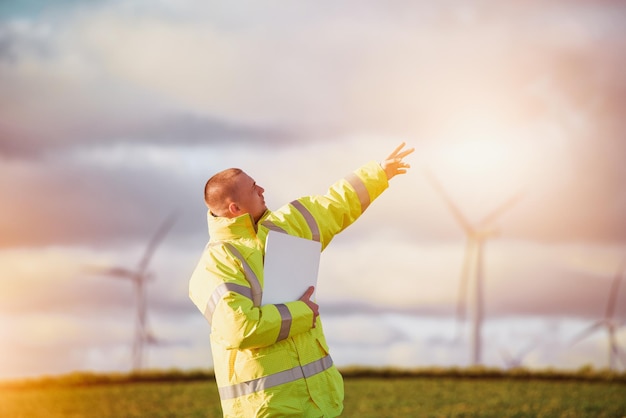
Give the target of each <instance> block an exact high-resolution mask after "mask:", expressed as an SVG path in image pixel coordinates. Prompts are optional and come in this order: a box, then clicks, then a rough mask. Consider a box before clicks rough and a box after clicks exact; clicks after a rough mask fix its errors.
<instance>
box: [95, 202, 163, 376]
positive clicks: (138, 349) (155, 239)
mask: <svg viewBox="0 0 626 418" xmlns="http://www.w3.org/2000/svg"><path fill="white" fill-rule="evenodd" d="M174 221H175V216H174V214H172V215H170V216H168V217H167V218H165V220H164V221H163V222H162V223H161V225H160V226H159V228H158V229H157V230H156V232H155V234H154V235H153V236H152V238H151V239H150V241H149V242H148V246H147V247H146V250H145V252H144V254H143V257H142V258H141V260H140V261H139V264H138V265H137V268H136V269H135V270H131V269H127V268H125V267H110V268H107V269H105V270H99V271H98V273H100V274H104V275H107V276H110V277H115V278H119V279H128V280H130V281H131V282H132V283H133V287H134V290H135V299H136V304H137V306H136V308H137V312H136V318H135V332H134V338H133V346H132V368H133V370H134V371H136V370H140V369H141V368H142V367H143V353H144V347H145V344H157V339H156V338H155V337H154V335H153V334H152V332H151V331H150V330H149V329H148V319H147V303H146V284H147V282H148V281H151V280H152V279H153V278H154V275H153V273H152V272H150V271H149V270H148V265H149V263H150V260H151V258H152V256H153V255H154V252H155V250H156V248H157V246H158V245H159V244H160V242H161V241H162V240H163V238H164V237H165V235H166V234H167V232H168V231H169V230H170V229H171V227H172V225H173V224H174Z"/></svg>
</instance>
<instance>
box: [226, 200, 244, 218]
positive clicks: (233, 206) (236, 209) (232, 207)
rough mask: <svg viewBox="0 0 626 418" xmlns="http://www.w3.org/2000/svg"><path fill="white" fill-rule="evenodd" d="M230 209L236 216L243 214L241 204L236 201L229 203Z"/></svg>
mask: <svg viewBox="0 0 626 418" xmlns="http://www.w3.org/2000/svg"><path fill="white" fill-rule="evenodd" d="M228 211H229V212H230V213H232V214H233V215H234V216H239V215H240V214H241V209H239V206H237V204H236V203H235V202H230V203H229V204H228Z"/></svg>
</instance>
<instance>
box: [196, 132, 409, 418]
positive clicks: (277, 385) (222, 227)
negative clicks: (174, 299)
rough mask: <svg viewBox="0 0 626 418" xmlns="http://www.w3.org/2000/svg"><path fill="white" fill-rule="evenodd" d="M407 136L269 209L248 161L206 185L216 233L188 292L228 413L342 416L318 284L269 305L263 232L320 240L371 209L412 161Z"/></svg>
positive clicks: (326, 239)
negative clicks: (205, 326) (207, 329)
mask: <svg viewBox="0 0 626 418" xmlns="http://www.w3.org/2000/svg"><path fill="white" fill-rule="evenodd" d="M404 145H405V144H404V143H402V144H400V145H399V146H398V147H397V148H396V149H395V150H394V151H393V152H392V153H391V154H390V155H389V156H388V157H387V158H386V159H385V160H384V161H383V162H382V163H380V164H378V163H376V162H370V163H368V164H366V165H364V166H363V167H361V168H359V169H358V170H356V171H354V173H352V174H350V175H348V176H347V177H346V178H345V179H343V180H340V181H338V182H337V183H335V184H334V185H333V186H331V188H330V189H329V191H328V192H327V193H326V194H325V195H323V196H309V197H302V198H299V199H297V200H294V201H293V202H291V203H289V204H287V205H285V206H283V207H282V208H280V209H278V210H277V211H270V210H268V209H267V207H266V205H265V199H264V198H263V192H264V189H263V188H262V187H261V186H259V185H258V184H256V183H255V181H254V180H253V179H252V178H251V177H250V176H248V175H247V174H246V173H245V172H243V171H242V170H240V169H233V168H231V169H227V170H224V171H222V172H220V173H217V174H215V175H214V176H213V177H211V178H210V179H209V181H207V183H206V186H205V191H204V192H205V203H206V204H207V207H208V209H209V211H208V214H207V218H208V224H209V236H210V240H209V243H208V245H207V247H206V248H205V250H204V253H203V254H202V257H201V259H200V262H199V263H198V266H197V267H196V269H195V271H194V273H193V275H192V277H191V279H190V282H189V296H190V298H191V299H192V301H193V302H194V303H195V305H196V306H197V307H198V309H200V311H201V312H202V313H203V314H204V316H205V317H206V319H207V320H208V322H209V323H210V324H211V350H212V353H213V363H214V369H215V379H216V381H217V386H218V390H219V395H220V400H221V404H222V410H223V413H224V416H225V417H237V418H242V417H274V416H280V417H284V416H294V417H335V416H338V415H339V414H341V411H342V409H343V380H342V378H341V375H340V374H339V372H338V371H337V369H336V367H335V366H334V365H333V361H332V359H331V357H330V355H329V349H328V345H327V344H326V339H325V337H324V333H323V330H322V324H321V321H320V319H319V318H318V316H319V311H318V305H317V304H316V303H315V302H314V301H312V300H311V295H312V294H313V291H314V288H313V287H310V288H309V289H308V290H307V291H306V292H305V294H304V295H302V297H301V298H300V299H299V300H297V301H292V302H286V303H283V304H276V305H273V304H266V305H264V304H263V257H264V254H265V238H266V236H267V233H268V231H269V230H276V231H280V232H284V233H288V234H291V235H295V236H299V237H302V238H307V239H312V240H316V241H318V242H321V244H322V249H324V248H326V246H327V245H328V244H329V243H330V241H331V240H332V238H333V237H334V236H335V235H336V234H338V233H339V232H341V231H342V230H344V229H345V228H346V227H347V226H348V225H350V224H351V223H353V222H354V221H355V220H356V219H357V218H358V217H359V216H361V215H362V214H363V212H364V211H365V209H366V208H367V206H368V205H369V204H370V202H371V201H373V200H374V199H375V198H377V197H378V196H379V195H380V194H381V193H382V192H383V191H384V190H385V189H386V188H387V187H388V185H389V183H388V181H389V180H390V179H391V178H393V177H394V176H396V175H398V174H404V173H406V170H407V168H409V167H410V166H409V165H408V164H407V163H405V162H404V161H403V158H404V157H406V156H407V155H409V154H410V153H412V152H413V148H410V149H404Z"/></svg>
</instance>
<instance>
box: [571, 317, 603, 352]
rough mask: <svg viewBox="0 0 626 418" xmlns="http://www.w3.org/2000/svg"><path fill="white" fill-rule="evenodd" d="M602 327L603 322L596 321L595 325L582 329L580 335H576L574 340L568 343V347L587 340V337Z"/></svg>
mask: <svg viewBox="0 0 626 418" xmlns="http://www.w3.org/2000/svg"><path fill="white" fill-rule="evenodd" d="M603 325H604V321H598V322H596V323H595V324H592V325H591V326H590V327H588V328H586V329H584V330H583V331H582V332H581V333H580V334H578V336H576V338H572V342H571V343H570V346H571V345H575V344H578V343H579V342H581V341H582V340H584V339H585V338H587V337H588V336H589V335H591V334H593V333H594V332H595V331H596V330H597V329H598V328H600V327H602V326H603Z"/></svg>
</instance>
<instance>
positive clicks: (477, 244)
mask: <svg viewBox="0 0 626 418" xmlns="http://www.w3.org/2000/svg"><path fill="white" fill-rule="evenodd" d="M425 175H426V178H427V179H428V181H429V183H430V184H431V185H432V186H433V188H434V189H435V190H436V191H437V193H438V194H439V195H440V197H441V198H442V199H443V200H444V202H445V203H446V205H447V206H448V209H450V211H451V212H452V215H453V216H454V219H455V220H456V221H457V223H458V224H459V226H460V227H461V229H462V230H463V232H464V233H465V237H466V243H465V254H464V257H463V258H464V260H463V267H462V270H461V281H460V286H459V294H458V301H457V320H458V321H459V322H463V321H464V320H465V312H466V303H465V301H466V299H467V293H468V285H469V282H470V281H471V280H473V285H474V287H473V289H472V290H473V293H472V294H473V304H472V305H473V312H472V328H471V330H472V344H471V348H472V350H471V360H472V364H473V365H478V364H480V363H481V362H482V325H483V320H484V290H483V288H484V276H485V265H484V257H485V243H486V242H487V240H488V239H490V238H492V237H495V236H497V235H498V234H499V231H498V229H497V228H496V227H495V226H494V223H495V221H496V220H497V219H498V218H499V217H500V216H501V215H502V214H503V213H504V212H505V211H507V210H509V209H510V208H511V207H512V206H513V205H514V204H515V203H516V202H517V201H518V200H519V199H520V198H521V194H517V195H515V196H513V197H512V198H510V199H509V200H507V201H505V202H504V203H503V204H502V205H500V206H499V207H498V208H496V209H495V210H494V211H492V212H491V213H490V214H488V215H487V216H486V217H484V218H483V219H482V220H481V221H480V222H478V223H476V224H471V223H470V222H469V221H468V220H467V218H466V217H465V215H464V214H463V213H462V212H461V210H460V209H459V207H458V206H457V205H456V204H455V203H454V202H453V201H452V199H451V198H450V197H449V196H448V194H447V193H446V191H445V190H444V188H443V187H442V186H441V183H439V181H438V180H437V179H436V178H435V176H434V175H433V174H432V173H431V172H429V171H427V170H426V171H425Z"/></svg>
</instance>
